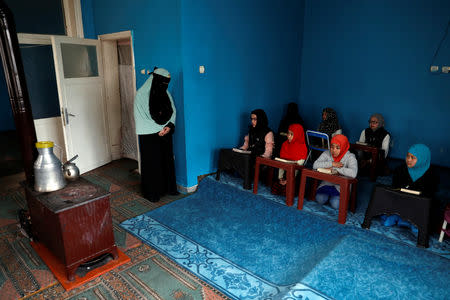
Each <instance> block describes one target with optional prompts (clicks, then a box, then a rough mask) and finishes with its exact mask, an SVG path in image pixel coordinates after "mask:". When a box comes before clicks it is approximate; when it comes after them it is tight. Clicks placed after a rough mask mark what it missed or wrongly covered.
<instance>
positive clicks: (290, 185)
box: [253, 157, 304, 206]
mask: <svg viewBox="0 0 450 300" xmlns="http://www.w3.org/2000/svg"><path fill="white" fill-rule="evenodd" d="M261 165H266V166H269V167H273V168H278V169H283V170H285V171H286V181H287V182H286V205H287V206H292V205H293V204H294V192H295V191H294V190H295V170H302V169H303V168H304V166H300V165H298V164H294V163H285V162H281V161H278V160H274V159H269V158H264V157H257V158H256V163H255V179H254V182H253V194H257V193H258V181H259V167H260V166H261Z"/></svg>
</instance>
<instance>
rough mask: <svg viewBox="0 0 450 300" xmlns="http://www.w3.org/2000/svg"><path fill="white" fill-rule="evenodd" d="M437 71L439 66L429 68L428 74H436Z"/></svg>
mask: <svg viewBox="0 0 450 300" xmlns="http://www.w3.org/2000/svg"><path fill="white" fill-rule="evenodd" d="M437 71H439V66H431V67H430V72H437Z"/></svg>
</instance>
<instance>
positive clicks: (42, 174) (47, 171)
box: [34, 141, 67, 192]
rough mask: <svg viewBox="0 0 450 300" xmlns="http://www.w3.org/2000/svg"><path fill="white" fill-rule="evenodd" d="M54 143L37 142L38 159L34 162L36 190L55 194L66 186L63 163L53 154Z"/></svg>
mask: <svg viewBox="0 0 450 300" xmlns="http://www.w3.org/2000/svg"><path fill="white" fill-rule="evenodd" d="M53 146H54V144H53V142H49V141H45V142H37V143H36V148H37V150H38V158H37V159H36V161H35V162H34V189H35V190H36V191H38V192H53V191H57V190H60V189H62V188H63V187H65V186H66V184H67V183H66V180H65V179H64V176H63V172H62V166H61V161H60V160H59V159H58V158H57V157H56V156H55V154H53Z"/></svg>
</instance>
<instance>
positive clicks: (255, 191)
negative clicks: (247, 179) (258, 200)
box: [253, 159, 260, 194]
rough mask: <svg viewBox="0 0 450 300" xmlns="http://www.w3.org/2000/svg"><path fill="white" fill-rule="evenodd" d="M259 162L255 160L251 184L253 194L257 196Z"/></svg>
mask: <svg viewBox="0 0 450 300" xmlns="http://www.w3.org/2000/svg"><path fill="white" fill-rule="evenodd" d="M259 165H260V163H259V161H258V159H256V163H255V180H254V182H253V194H258V181H259Z"/></svg>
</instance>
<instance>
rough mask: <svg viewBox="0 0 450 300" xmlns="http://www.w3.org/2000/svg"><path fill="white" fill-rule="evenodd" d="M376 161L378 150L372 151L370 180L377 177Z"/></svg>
mask: <svg viewBox="0 0 450 300" xmlns="http://www.w3.org/2000/svg"><path fill="white" fill-rule="evenodd" d="M377 162H378V152H372V164H371V166H370V180H372V181H375V180H376V179H377Z"/></svg>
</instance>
